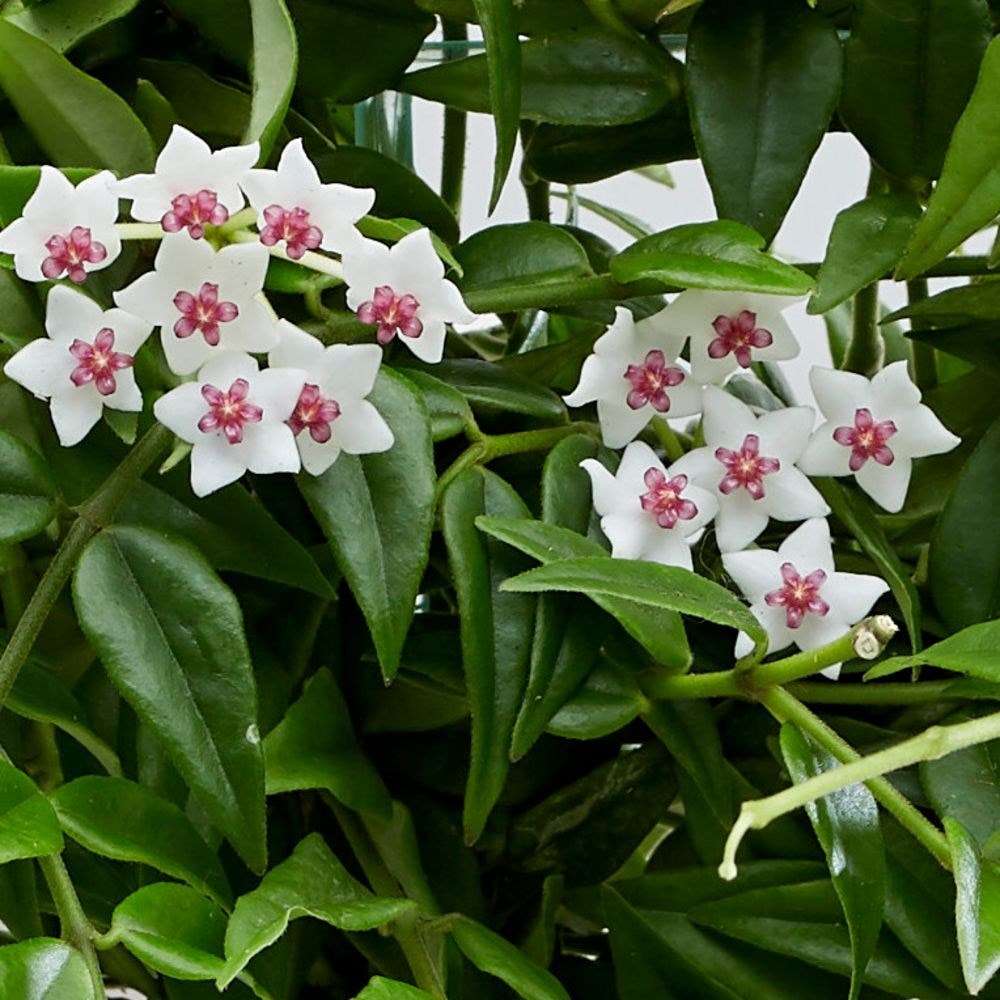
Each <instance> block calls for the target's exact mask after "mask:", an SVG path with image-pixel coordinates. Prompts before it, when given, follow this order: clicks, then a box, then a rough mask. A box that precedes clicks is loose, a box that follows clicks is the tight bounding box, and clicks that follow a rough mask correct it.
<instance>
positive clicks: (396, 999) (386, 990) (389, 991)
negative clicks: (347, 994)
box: [354, 976, 432, 1000]
mask: <svg viewBox="0 0 1000 1000" xmlns="http://www.w3.org/2000/svg"><path fill="white" fill-rule="evenodd" d="M354 1000H432V997H431V995H430V993H426V992H424V990H418V989H417V987H416V986H408V985H407V984H406V983H400V982H396V981H395V980H393V979H383V978H382V976H375V977H374V978H373V979H372V981H371V982H370V983H369V984H368V985H367V986H366V987H365V988H364V989H363V990H362V991H361V992H360V993H359V994H358V995H357V996H356V997H355V998H354Z"/></svg>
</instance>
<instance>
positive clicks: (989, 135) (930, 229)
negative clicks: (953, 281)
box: [896, 39, 1000, 278]
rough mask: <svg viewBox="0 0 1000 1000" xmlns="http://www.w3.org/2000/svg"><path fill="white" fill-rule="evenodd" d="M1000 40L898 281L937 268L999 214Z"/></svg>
mask: <svg viewBox="0 0 1000 1000" xmlns="http://www.w3.org/2000/svg"><path fill="white" fill-rule="evenodd" d="M998 100H1000V42H998V41H997V40H996V39H994V40H993V41H992V42H991V43H990V46H989V48H988V49H987V50H986V55H985V56H983V62H982V65H981V66H980V69H979V79H978V80H977V81H976V88H975V90H974V91H973V92H972V96H971V97H970V98H969V103H968V105H967V106H966V108H965V110H964V111H963V112H962V117H961V118H960V119H959V120H958V124H957V125H956V126H955V131H954V133H953V134H952V137H951V142H950V144H949V146H948V153H947V155H946V156H945V161H944V168H943V169H942V171H941V179H940V180H939V181H938V182H937V184H936V185H935V187H934V193H933V194H932V195H931V198H930V201H929V202H928V203H927V211H926V212H925V213H924V217H923V219H921V220H920V223H919V225H918V226H917V230H916V232H915V233H914V234H913V239H912V240H911V241H910V246H909V248H908V249H907V251H906V256H905V257H904V258H903V259H902V261H901V262H900V264H899V267H898V268H897V269H896V276H897V277H898V278H913V277H915V276H916V275H918V274H920V273H922V272H923V271H926V270H927V268H929V267H931V266H932V265H933V264H936V263H937V262H938V261H939V260H941V258H942V257H945V256H946V255H947V254H948V253H950V252H951V251H952V250H954V249H955V247H957V246H958V245H959V244H960V243H961V242H962V241H963V240H965V239H966V238H968V237H969V236H971V235H972V234H973V233H975V232H977V231H978V230H979V229H982V228H983V226H986V225H988V224H989V223H990V222H991V221H992V220H993V218H994V216H995V215H996V214H997V212H998V211H1000V174H998V173H997V171H996V169H995V167H996V162H997V159H998V158H1000V128H998V127H997V121H996V116H995V114H994V109H995V108H996V105H997V101H998Z"/></svg>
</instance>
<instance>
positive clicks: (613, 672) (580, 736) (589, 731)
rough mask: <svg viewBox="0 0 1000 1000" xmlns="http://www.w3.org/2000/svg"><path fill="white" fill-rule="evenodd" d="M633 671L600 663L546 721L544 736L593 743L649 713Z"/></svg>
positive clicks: (604, 662)
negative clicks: (548, 735)
mask: <svg viewBox="0 0 1000 1000" xmlns="http://www.w3.org/2000/svg"><path fill="white" fill-rule="evenodd" d="M649 706H650V703H649V700H648V699H647V698H646V696H645V695H644V694H643V693H642V689H641V688H640V687H639V682H638V680H637V679H636V675H635V673H634V672H633V671H631V670H628V669H626V668H625V667H622V666H619V665H618V664H616V663H611V662H610V661H606V660H602V661H601V662H599V663H598V665H597V666H596V667H595V668H594V669H593V670H592V671H591V673H590V676H589V677H588V678H587V679H586V680H585V681H584V682H583V684H581V685H580V687H578V688H577V689H576V691H575V692H574V693H573V696H572V697H571V698H570V699H569V701H567V702H565V703H564V704H563V706H562V707H561V708H560V709H559V711H558V712H556V714H555V715H553V716H552V718H551V719H550V720H549V724H548V727H547V729H546V732H549V733H552V734H553V735H554V736H561V737H562V738H563V739H566V740H596V739H600V738H601V737H602V736H608V735H609V734H610V733H614V732H617V731H618V730H619V729H621V728H623V727H624V726H627V725H628V724H629V723H630V722H631V721H632V720H633V719H635V718H636V717H637V716H639V715H641V714H642V713H643V712H645V711H647V710H648V709H649Z"/></svg>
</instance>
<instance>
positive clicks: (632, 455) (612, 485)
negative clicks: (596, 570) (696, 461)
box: [580, 441, 718, 569]
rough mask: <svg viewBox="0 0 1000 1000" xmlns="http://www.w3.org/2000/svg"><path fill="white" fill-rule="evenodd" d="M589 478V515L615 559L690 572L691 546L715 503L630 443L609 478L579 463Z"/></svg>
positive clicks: (593, 464) (592, 463)
mask: <svg viewBox="0 0 1000 1000" xmlns="http://www.w3.org/2000/svg"><path fill="white" fill-rule="evenodd" d="M580 467H581V468H582V469H586V471H587V473H588V475H589V476H590V482H591V486H592V488H593V492H594V510H596V511H597V513H598V514H600V515H601V531H603V532H604V534H605V535H606V536H607V538H608V541H610V542H611V555H612V556H614V557H615V558H617V559H645V560H646V561H648V562H658V563H662V564H663V565H664V566H680V567H682V568H683V569H692V568H693V563H692V561H691V548H690V547H691V546H692V545H694V543H695V542H696V541H698V539H699V538H700V537H701V535H702V531H703V529H704V527H705V525H706V524H707V523H708V522H709V521H711V520H712V517H713V516H714V515H715V512H716V509H717V506H718V505H717V504H716V502H715V497H713V496H712V494H711V493H709V492H708V491H707V490H703V489H701V487H699V486H695V485H693V484H691V483H689V482H688V478H687V476H685V475H682V474H678V473H677V472H675V470H674V468H673V467H671V468H669V469H665V468H664V467H663V463H662V462H661V461H660V460H659V458H657V457H656V452H654V451H653V449H652V448H650V447H649V445H647V444H644V443H643V442H642V441H633V442H632V443H631V444H630V445H629V446H628V447H627V448H626V449H625V452H624V454H623V455H622V460H621V464H620V465H619V466H618V472H617V473H616V474H615V475H612V474H611V473H610V472H608V470H607V469H606V468H604V466H603V465H601V463H600V462H598V461H597V460H596V459H593V458H587V459H584V460H583V461H582V462H581V463H580Z"/></svg>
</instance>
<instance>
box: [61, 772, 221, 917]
mask: <svg viewBox="0 0 1000 1000" xmlns="http://www.w3.org/2000/svg"><path fill="white" fill-rule="evenodd" d="M49 801H50V802H51V803H52V806H53V808H54V809H55V811H56V815H57V816H58V817H59V822H60V824H61V825H62V828H63V830H65V831H66V833H68V834H69V835H70V836H71V837H72V838H73V839H74V840H75V841H76V842H77V843H79V844H82V845H83V846H84V847H86V848H87V850H89V851H93V852H94V853H95V854H100V855H102V856H103V857H106V858H113V859H114V860H115V861H138V862H140V863H141V864H146V865H152V867H153V868H156V869H157V870H158V871H161V872H163V873H164V874H166V875H172V876H173V877H174V878H179V879H182V880H183V881H185V882H187V883H188V884H189V885H191V886H193V887H194V888H195V889H197V890H199V892H202V893H204V894H205V895H206V896H210V897H211V898H212V899H214V900H215V901H216V902H218V903H220V904H221V905H223V906H225V905H226V904H227V903H228V902H229V901H230V900H231V898H232V897H231V892H230V889H229V883H228V881H227V879H226V876H225V873H224V872H223V871H222V866H221V864H220V863H219V859H218V857H217V856H216V855H215V852H214V851H212V850H211V849H210V848H209V846H208V845H207V844H206V843H205V841H204V840H202V839H201V837H200V836H199V835H198V832H197V830H195V828H194V826H193V825H192V823H191V821H190V820H189V819H188V818H187V816H186V815H185V814H184V813H183V812H182V811H181V810H180V809H178V808H177V806H175V805H174V804H173V803H172V802H168V801H167V800H166V799H161V798H160V797H159V796H158V795H156V794H155V793H154V792H152V791H150V790H149V789H148V788H146V787H144V786H143V785H137V784H135V783H134V782H132V781H126V780H125V779H124V778H99V777H96V776H87V777H83V778H77V779H76V780H75V781H71V782H70V783H69V784H68V785H63V786H61V787H60V788H57V789H56V790H55V791H54V792H53V793H52V794H51V795H50V796H49Z"/></svg>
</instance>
